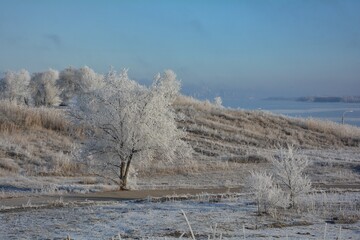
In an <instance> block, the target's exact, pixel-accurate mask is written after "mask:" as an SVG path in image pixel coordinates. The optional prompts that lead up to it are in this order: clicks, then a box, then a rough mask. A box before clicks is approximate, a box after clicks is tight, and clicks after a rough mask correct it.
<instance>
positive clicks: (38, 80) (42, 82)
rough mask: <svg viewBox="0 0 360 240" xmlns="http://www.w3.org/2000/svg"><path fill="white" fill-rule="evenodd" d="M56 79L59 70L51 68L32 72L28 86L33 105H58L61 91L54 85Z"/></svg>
mask: <svg viewBox="0 0 360 240" xmlns="http://www.w3.org/2000/svg"><path fill="white" fill-rule="evenodd" d="M58 79H59V72H58V71H56V70H53V69H49V70H48V71H45V72H40V73H34V74H33V76H32V78H31V82H30V88H31V95H32V99H33V101H34V105H35V106H59V104H60V103H61V99H60V93H61V92H60V90H59V88H58V87H57V85H56V81H57V80H58Z"/></svg>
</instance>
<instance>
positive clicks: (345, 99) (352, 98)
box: [265, 96, 360, 103]
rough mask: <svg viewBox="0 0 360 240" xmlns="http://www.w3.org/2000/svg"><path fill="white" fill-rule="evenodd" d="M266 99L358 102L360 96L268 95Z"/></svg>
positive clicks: (359, 101)
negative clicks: (287, 96) (285, 96)
mask: <svg viewBox="0 0 360 240" xmlns="http://www.w3.org/2000/svg"><path fill="white" fill-rule="evenodd" d="M265 100H267V101H297V102H316V103H320V102H323V103H337V102H338V103H360V96H348V97H316V96H310V97H298V98H284V97H269V98H265Z"/></svg>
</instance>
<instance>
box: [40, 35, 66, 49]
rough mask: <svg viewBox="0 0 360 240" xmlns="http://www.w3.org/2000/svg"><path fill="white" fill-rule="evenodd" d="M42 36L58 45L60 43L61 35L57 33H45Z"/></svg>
mask: <svg viewBox="0 0 360 240" xmlns="http://www.w3.org/2000/svg"><path fill="white" fill-rule="evenodd" d="M44 38H45V39H46V40H48V41H50V42H51V43H53V44H54V45H56V46H58V47H60V46H61V45H62V40H61V37H60V36H59V35H57V34H45V35H44Z"/></svg>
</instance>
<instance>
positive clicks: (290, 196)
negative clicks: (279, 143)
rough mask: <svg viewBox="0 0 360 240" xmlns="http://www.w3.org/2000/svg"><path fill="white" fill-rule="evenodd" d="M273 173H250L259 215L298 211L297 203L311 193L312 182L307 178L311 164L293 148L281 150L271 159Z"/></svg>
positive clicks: (249, 184) (248, 184)
mask: <svg viewBox="0 0 360 240" xmlns="http://www.w3.org/2000/svg"><path fill="white" fill-rule="evenodd" d="M271 164H272V169H271V171H272V172H271V173H267V172H263V171H258V172H250V177H249V179H248V182H247V186H248V187H249V188H250V189H251V190H252V191H253V193H254V196H255V200H256V202H257V205H258V212H259V213H261V212H262V211H264V212H268V211H269V209H270V210H271V209H272V208H275V207H279V206H281V207H284V208H285V207H290V208H293V207H296V204H297V203H298V199H300V197H302V196H303V195H305V194H307V193H308V192H309V191H310V190H311V181H310V180H309V179H308V177H307V176H306V175H304V170H305V168H306V167H307V166H308V165H309V162H308V160H307V159H306V158H305V157H303V156H301V155H297V154H296V153H294V150H293V148H292V147H291V146H290V147H288V148H287V149H283V148H281V149H279V152H278V154H277V155H276V156H275V157H272V158H271Z"/></svg>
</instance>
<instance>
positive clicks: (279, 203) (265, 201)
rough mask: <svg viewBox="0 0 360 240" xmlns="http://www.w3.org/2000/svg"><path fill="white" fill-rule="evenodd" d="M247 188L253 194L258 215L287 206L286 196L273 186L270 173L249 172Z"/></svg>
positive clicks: (275, 185)
mask: <svg viewBox="0 0 360 240" xmlns="http://www.w3.org/2000/svg"><path fill="white" fill-rule="evenodd" d="M247 187H248V188H250V190H251V191H252V192H253V193H254V198H255V201H256V203H257V206H258V214H261V213H262V212H265V213H267V212H269V211H271V210H272V209H274V208H275V207H284V206H285V207H286V206H287V205H288V198H287V196H286V194H285V193H284V192H283V191H282V189H281V188H279V187H278V185H277V184H275V182H274V179H273V176H272V174H271V173H268V172H266V171H259V172H256V171H251V172H250V177H249V178H248V181H247Z"/></svg>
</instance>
